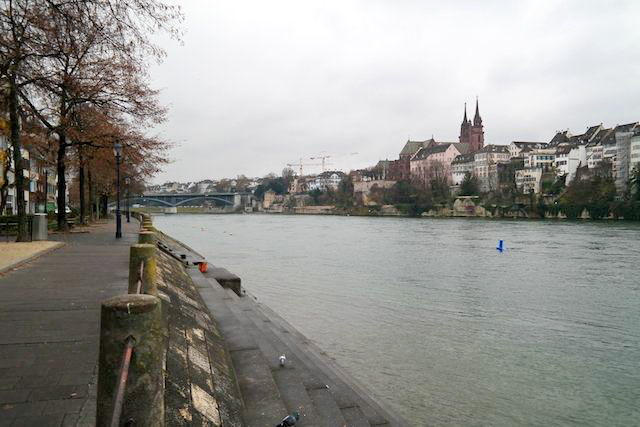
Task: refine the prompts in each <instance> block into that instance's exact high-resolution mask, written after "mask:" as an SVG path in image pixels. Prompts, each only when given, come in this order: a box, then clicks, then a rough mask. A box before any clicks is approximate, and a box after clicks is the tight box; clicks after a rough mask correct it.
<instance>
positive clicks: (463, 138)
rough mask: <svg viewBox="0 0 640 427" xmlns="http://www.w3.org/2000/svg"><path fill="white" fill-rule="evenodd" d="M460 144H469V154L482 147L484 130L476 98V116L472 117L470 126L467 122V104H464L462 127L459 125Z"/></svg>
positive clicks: (469, 121) (468, 121)
mask: <svg viewBox="0 0 640 427" xmlns="http://www.w3.org/2000/svg"><path fill="white" fill-rule="evenodd" d="M460 142H463V143H467V144H469V152H470V153H473V152H475V151H479V150H480V149H481V148H482V147H484V130H483V128H482V117H480V109H479V108H478V98H476V114H475V115H474V116H473V124H471V120H467V103H466V102H465V103H464V118H463V119H462V125H460Z"/></svg>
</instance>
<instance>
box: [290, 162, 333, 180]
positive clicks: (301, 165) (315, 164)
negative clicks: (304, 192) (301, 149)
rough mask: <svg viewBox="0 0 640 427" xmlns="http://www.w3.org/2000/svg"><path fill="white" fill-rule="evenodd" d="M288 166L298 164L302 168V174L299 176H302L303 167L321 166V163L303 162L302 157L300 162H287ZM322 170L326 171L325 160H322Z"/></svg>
mask: <svg viewBox="0 0 640 427" xmlns="http://www.w3.org/2000/svg"><path fill="white" fill-rule="evenodd" d="M287 166H289V167H292V166H297V167H299V168H300V174H299V175H298V176H300V177H301V176H302V167H303V166H320V163H302V159H300V162H298V163H287ZM322 170H323V171H324V161H323V162H322Z"/></svg>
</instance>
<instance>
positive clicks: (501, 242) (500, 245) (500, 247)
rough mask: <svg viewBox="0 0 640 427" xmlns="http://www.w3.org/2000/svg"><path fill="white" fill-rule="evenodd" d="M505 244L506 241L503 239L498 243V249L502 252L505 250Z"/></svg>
mask: <svg viewBox="0 0 640 427" xmlns="http://www.w3.org/2000/svg"><path fill="white" fill-rule="evenodd" d="M503 244H504V242H503V241H502V240H500V242H499V243H498V247H497V248H496V249H497V250H499V251H500V252H502V251H503V250H504V247H503Z"/></svg>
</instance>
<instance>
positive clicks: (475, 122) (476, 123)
mask: <svg viewBox="0 0 640 427" xmlns="http://www.w3.org/2000/svg"><path fill="white" fill-rule="evenodd" d="M465 110H466V109H465ZM465 113H466V111H465ZM473 125H474V126H482V118H481V117H480V109H479V108H478V97H477V96H476V114H475V116H474V117H473Z"/></svg>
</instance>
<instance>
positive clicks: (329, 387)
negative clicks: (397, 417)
mask: <svg viewBox="0 0 640 427" xmlns="http://www.w3.org/2000/svg"><path fill="white" fill-rule="evenodd" d="M240 303H241V304H242V305H243V306H245V307H246V309H247V310H249V309H251V313H252V315H253V319H254V322H255V323H256V324H257V325H258V327H259V328H260V329H261V330H262V331H263V332H264V334H265V336H270V337H272V338H271V340H272V341H273V342H278V343H280V344H279V345H280V346H283V347H284V348H286V349H288V353H286V354H287V359H288V362H289V363H290V364H291V365H293V366H294V367H296V368H297V370H298V372H299V373H300V376H299V378H300V380H301V381H303V384H304V386H305V388H306V389H307V390H308V391H309V395H310V396H311V397H312V401H313V402H314V405H315V406H316V407H317V405H318V404H322V405H323V407H322V409H321V408H318V411H319V412H320V413H321V414H323V415H324V414H325V413H326V414H328V415H329V416H328V417H327V418H323V419H321V421H320V422H321V425H329V426H333V425H342V424H335V423H336V422H337V421H338V420H340V421H342V420H344V422H345V424H347V425H350V424H349V423H347V422H346V420H345V419H344V417H342V416H340V418H339V417H338V416H337V415H336V412H337V411H340V410H341V408H342V407H345V408H353V407H358V403H357V402H356V399H355V396H354V392H353V391H352V390H349V389H346V388H345V387H342V385H341V384H336V382H335V381H332V380H331V379H330V378H329V377H328V376H327V375H326V374H325V373H324V372H323V371H322V370H321V369H320V368H319V367H318V365H317V364H315V363H314V362H313V361H312V360H310V358H309V354H308V352H307V351H306V348H305V346H306V345H305V344H303V343H301V342H297V341H295V340H293V339H292V335H293V334H292V330H291V329H290V328H283V327H282V326H281V325H279V324H278V323H277V319H275V317H276V316H266V315H265V314H264V312H262V311H261V310H260V307H259V305H258V304H256V302H255V301H251V300H250V299H246V300H243V301H241V302H240ZM247 313H248V311H247ZM291 328H293V327H291ZM318 390H324V391H323V392H322V393H321V394H320V395H319V392H318ZM326 396H330V397H331V401H329V400H328V399H327V397H326ZM317 399H319V400H317ZM331 402H333V403H331ZM360 414H362V412H361V411H360ZM350 415H351V417H352V421H353V422H355V421H356V420H355V419H353V418H354V417H355V415H356V413H355V412H354V411H351V414H350ZM371 418H372V419H373V420H374V421H385V420H384V419H382V418H381V417H379V416H375V414H374V416H373V417H371ZM327 423H328V424H327ZM363 423H364V424H363ZM358 424H359V425H369V424H368V417H365V416H364V415H363V414H362V416H361V419H360V420H358V423H357V424H356V425H358Z"/></svg>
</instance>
